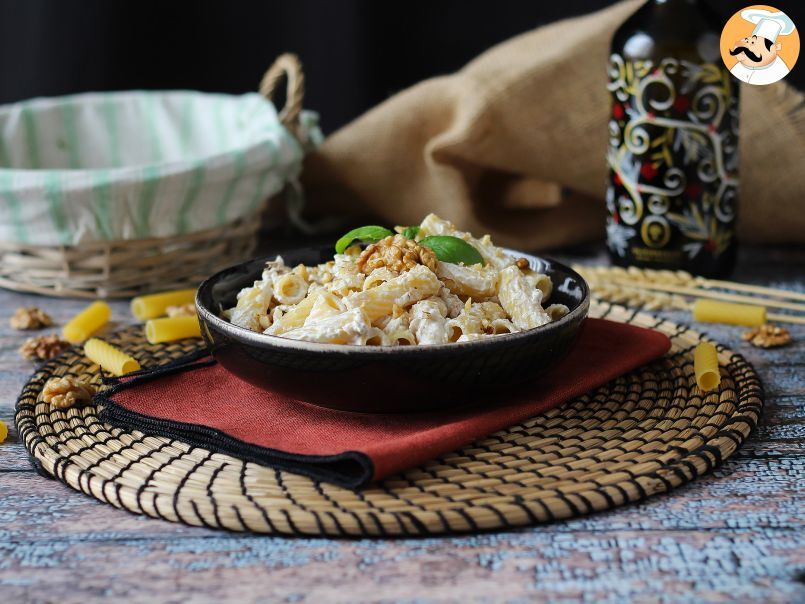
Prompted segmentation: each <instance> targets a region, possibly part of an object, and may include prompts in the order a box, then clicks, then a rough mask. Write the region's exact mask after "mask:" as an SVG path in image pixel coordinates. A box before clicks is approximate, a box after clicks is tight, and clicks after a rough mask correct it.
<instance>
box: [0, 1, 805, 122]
mask: <svg viewBox="0 0 805 604" xmlns="http://www.w3.org/2000/svg"><path fill="white" fill-rule="evenodd" d="M705 3H706V4H708V5H709V6H711V7H712V9H713V10H714V11H715V12H716V13H718V14H719V16H720V17H721V20H722V22H723V21H726V19H727V18H728V17H729V16H730V15H732V14H733V13H734V12H735V11H737V10H739V9H741V8H743V7H745V6H747V5H749V4H750V3H751V2H750V1H748V0H743V1H738V2H736V1H732V0H708V1H707V2H705ZM609 4H611V2H608V1H606V0H566V1H564V2H551V3H547V2H542V1H539V0H282V1H279V0H263V1H261V2H257V1H251V0H229V1H221V0H219V1H218V2H206V1H202V0H199V1H197V2H189V1H171V0H160V1H154V0H137V1H135V0H127V1H119V0H0V103H5V102H11V101H17V100H21V99H25V98H30V97H34V96H53V95H60V94H67V93H72V92H83V91H88V90H122V89H131V88H157V89H159V88H162V89H166V88H194V89H200V90H207V91H223V92H233V93H238V92H246V91H250V90H255V89H256V86H257V83H258V81H259V79H260V76H261V75H262V73H263V71H264V70H265V68H266V67H267V66H268V65H269V64H270V63H271V61H272V59H273V58H274V57H275V56H276V55H277V54H279V53H281V52H283V51H293V52H295V53H297V54H298V55H299V56H300V57H301V59H302V61H303V63H304V66H305V72H306V74H307V83H308V85H307V90H308V94H307V101H306V103H305V105H306V106H307V107H309V108H312V109H316V110H318V111H319V112H320V113H321V115H322V124H323V127H324V129H325V131H327V132H331V131H332V130H334V129H335V128H337V127H339V126H341V125H343V124H345V123H346V122H348V121H349V120H351V119H353V118H354V117H356V116H358V115H360V114H361V113H362V112H363V111H365V110H366V109H368V108H369V107H371V106H372V105H375V104H377V103H378V102H380V101H382V100H383V99H385V98H386V97H387V96H389V95H391V94H393V93H394V92H395V91H397V90H400V89H402V88H405V87H407V86H409V85H411V84H413V83H415V82H417V81H419V80H422V79H424V78H427V77H430V76H434V75H438V74H443V73H448V72H451V71H454V70H456V69H458V68H459V67H461V66H462V65H463V64H464V63H466V62H467V61H469V60H470V59H472V58H473V57H474V56H475V55H477V54H478V53H480V52H482V51H483V50H484V49H486V48H488V47H490V46H492V45H494V44H496V43H498V42H501V41H503V40H505V39H507V38H509V37H511V36H513V35H515V34H518V33H521V32H524V31H527V30H529V29H533V28H535V27H537V26H539V25H542V24H544V23H548V22H550V21H554V20H557V19H561V18H565V17H570V16H573V15H579V14H583V13H586V12H590V11H593V10H596V9H598V8H602V7H604V6H607V5H609ZM776 7H777V8H779V9H781V10H784V11H786V12H787V13H788V14H789V16H791V18H792V19H794V22H795V23H799V24H801V25H802V26H803V27H805V2H801V1H798V0H787V1H785V2H783V1H782V0H781V1H778V2H777V3H776ZM789 81H793V82H794V83H795V84H796V85H797V86H798V87H800V88H803V87H804V86H805V60H802V61H800V64H799V65H797V66H796V67H795V68H794V70H793V73H792V74H791V76H789Z"/></svg>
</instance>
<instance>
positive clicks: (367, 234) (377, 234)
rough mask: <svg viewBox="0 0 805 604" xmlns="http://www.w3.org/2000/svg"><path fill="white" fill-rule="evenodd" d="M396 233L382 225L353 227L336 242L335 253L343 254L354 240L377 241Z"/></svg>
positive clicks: (363, 241)
mask: <svg viewBox="0 0 805 604" xmlns="http://www.w3.org/2000/svg"><path fill="white" fill-rule="evenodd" d="M393 234H394V233H393V232H392V231H390V230H388V229H387V228H386V227H382V226H374V225H370V226H362V227H358V228H357V229H352V230H351V231H350V232H349V233H347V234H346V235H344V236H343V237H341V239H339V240H338V241H336V242H335V253H336V254H343V253H344V252H345V251H346V249H347V248H348V247H349V246H350V245H352V242H353V241H360V242H361V243H375V242H377V241H380V240H381V239H385V238H386V237H388V236H389V235H393Z"/></svg>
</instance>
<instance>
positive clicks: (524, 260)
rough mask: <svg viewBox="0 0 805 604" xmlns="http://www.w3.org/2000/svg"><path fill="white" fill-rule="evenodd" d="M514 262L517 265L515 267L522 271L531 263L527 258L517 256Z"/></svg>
mask: <svg viewBox="0 0 805 604" xmlns="http://www.w3.org/2000/svg"><path fill="white" fill-rule="evenodd" d="M515 264H516V265H517V268H519V269H520V270H521V271H524V270H525V269H527V268H528V267H529V266H531V263H530V262H529V261H528V258H518V259H517V260H516V261H515Z"/></svg>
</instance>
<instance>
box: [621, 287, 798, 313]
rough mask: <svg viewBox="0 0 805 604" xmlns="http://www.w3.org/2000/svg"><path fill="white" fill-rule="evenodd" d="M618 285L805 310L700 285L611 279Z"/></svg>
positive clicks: (796, 305) (792, 304)
mask: <svg viewBox="0 0 805 604" xmlns="http://www.w3.org/2000/svg"><path fill="white" fill-rule="evenodd" d="M609 282H610V283H614V284H616V285H623V286H627V287H634V288H637V289H649V290H653V291H661V292H668V293H672V294H682V295H684V296H695V297H697V298H712V299H714V300H724V301H726V302H740V303H743V304H756V305H759V306H768V307H774V308H785V309H787V310H796V311H799V312H805V304H796V303H793V302H780V301H779V300H768V299H765V298H755V297H753V296H741V295H739V294H728V293H726V292H717V291H711V290H708V289H703V288H698V287H687V286H684V285H665V284H661V283H647V282H643V281H630V280H629V279H612V280H611V281H609Z"/></svg>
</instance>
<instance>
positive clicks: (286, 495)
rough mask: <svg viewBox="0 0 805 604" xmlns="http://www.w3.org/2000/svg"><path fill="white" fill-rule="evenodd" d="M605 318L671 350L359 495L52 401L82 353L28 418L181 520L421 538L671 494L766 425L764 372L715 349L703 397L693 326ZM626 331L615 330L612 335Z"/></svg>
mask: <svg viewBox="0 0 805 604" xmlns="http://www.w3.org/2000/svg"><path fill="white" fill-rule="evenodd" d="M591 315H592V316H599V317H606V318H608V319H612V320H616V321H622V322H628V323H632V324H635V325H641V326H645V327H652V328H654V329H658V330H661V331H663V332H665V333H666V334H668V336H669V337H670V338H671V341H672V345H673V347H672V349H671V351H670V352H669V353H668V354H667V355H666V356H665V357H663V358H662V359H659V360H658V361H656V362H654V363H651V364H649V365H646V366H644V367H641V368H639V369H637V370H636V371H633V372H631V373H629V374H627V375H624V376H622V377H620V378H618V379H617V380H614V381H612V382H610V383H609V384H606V385H605V386H602V387H601V388H598V389H597V390H595V391H594V392H590V393H588V394H587V395H585V396H582V397H579V398H576V399H574V400H572V401H570V402H568V403H566V404H564V405H561V406H560V407H557V408H555V409H552V410H550V411H548V412H546V413H542V414H540V415H537V416H535V417H533V418H531V419H529V420H528V421H526V422H523V423H521V424H518V425H515V426H511V427H510V428H508V429H506V430H502V431H500V432H497V433H495V434H492V435H490V436H489V437H487V438H485V439H483V440H481V441H478V442H476V443H473V444H472V445H470V446H468V447H465V448H463V449H461V450H458V451H455V452H453V453H450V454H447V455H444V456H442V457H440V458H438V459H434V460H433V461H431V462H430V463H428V464H426V465H423V466H421V467H418V468H414V469H411V470H409V471H407V472H404V473H401V474H399V475H396V476H393V477H390V478H388V479H386V480H384V481H382V482H380V483H377V484H375V485H373V486H371V487H369V488H366V489H363V490H361V491H358V492H353V491H350V490H348V489H343V488H340V487H336V486H333V485H330V484H326V483H316V482H314V481H313V480H311V479H309V478H305V477H303V476H299V475H295V474H290V473H287V472H280V471H275V470H273V469H270V468H266V467H263V466H260V465H257V464H254V463H244V462H242V461H240V460H238V459H235V458H233V457H229V456H227V455H221V454H217V453H211V452H209V451H206V450H204V449H200V448H198V447H191V446H189V445H187V444H184V443H182V442H179V441H175V440H170V439H167V438H162V437H156V436H148V435H146V434H142V433H140V432H136V431H134V432H127V431H125V430H120V429H118V428H112V427H111V426H109V425H108V424H103V423H102V422H100V421H99V420H98V417H97V408H96V407H95V406H86V407H81V408H73V409H69V410H67V411H60V410H58V409H53V408H51V406H50V405H47V404H45V403H42V402H39V401H38V400H37V399H38V396H39V393H40V391H41V389H42V386H43V384H44V382H45V381H46V380H47V378H48V377H50V376H51V375H64V374H71V375H76V376H83V377H85V378H87V377H91V378H92V379H94V380H97V379H98V376H97V372H98V369H97V366H94V365H92V364H90V363H89V361H88V360H87V359H86V358H85V357H84V356H83V355H82V354H81V352H80V351H79V350H77V349H72V350H70V351H68V352H67V353H65V354H64V355H62V356H61V357H59V358H57V359H54V360H53V361H51V362H49V363H48V364H46V365H44V366H43V367H42V368H41V369H40V370H39V371H37V372H36V373H35V374H34V375H33V376H32V378H31V379H30V381H29V382H28V383H27V384H26V386H25V388H24V389H23V392H22V395H21V396H20V399H19V402H18V406H17V414H16V421H17V427H18V429H19V432H20V436H21V437H22V439H23V440H24V442H25V446H26V447H27V448H28V450H29V451H30V453H31V454H32V456H33V457H34V459H35V460H36V461H37V463H38V464H39V465H41V468H42V469H43V470H44V471H45V472H47V473H49V474H52V475H53V476H55V477H57V478H58V479H59V480H61V481H63V482H65V483H67V484H68V485H70V486H71V487H73V488H75V489H78V490H81V491H83V492H85V493H87V494H89V495H92V496H93V497H95V498H97V499H100V500H101V501H106V502H108V503H111V504H112V505H114V506H117V507H120V508H124V509H126V510H128V511H130V512H135V513H140V514H147V515H149V516H155V517H158V518H163V519H165V520H170V521H174V522H185V523H187V524H192V525H203V526H208V527H216V528H226V529H231V530H236V531H243V530H248V531H255V532H260V533H275V534H304V535H330V536H345V535H351V536H364V535H382V536H390V535H424V534H439V533H450V532H461V531H476V530H484V529H497V528H510V527H516V526H523V525H528V524H533V523H538V522H549V521H553V520H559V519H563V518H570V517H573V516H579V515H582V514H587V513H590V512H594V511H601V510H606V509H609V508H613V507H616V506H618V505H622V504H624V503H628V502H634V501H638V500H641V499H644V498H645V497H648V496H650V495H654V494H657V493H662V492H665V491H668V490H670V489H672V488H674V487H677V486H679V485H681V484H683V483H685V482H687V481H689V480H692V479H694V478H696V477H697V476H699V475H701V474H703V473H705V472H707V471H709V470H711V469H712V468H713V467H714V466H715V465H717V464H718V463H719V462H721V461H722V460H724V459H725V458H727V457H729V456H730V455H732V453H734V452H735V450H736V449H737V448H738V447H739V446H740V445H741V443H742V442H743V441H744V439H745V438H746V437H747V436H748V434H749V433H750V431H751V430H752V429H753V428H754V426H755V425H756V423H757V420H758V417H759V415H760V411H761V409H762V406H763V401H762V391H761V387H760V381H759V380H758V378H757V375H756V374H755V371H754V369H753V368H752V366H751V365H749V364H748V363H747V362H746V361H745V360H744V359H743V357H741V356H740V355H738V354H734V353H733V352H731V351H730V350H727V349H726V348H724V347H723V346H720V345H717V348H718V350H719V362H720V365H721V375H722V381H721V386H720V388H719V390H718V391H716V392H712V393H709V394H704V393H702V392H701V391H700V390H699V389H698V388H697V387H696V385H695V380H694V376H693V348H694V347H695V346H696V345H697V344H698V343H699V342H700V341H702V336H700V335H699V334H698V333H696V332H694V331H691V330H690V329H688V328H687V327H683V326H680V325H676V324H673V323H670V322H668V321H662V320H658V319H657V318H655V317H652V316H650V315H647V314H642V313H637V312H633V311H631V310H628V309H626V308H623V307H621V306H617V305H610V304H605V303H594V304H593V307H592V309H591ZM108 340H109V341H110V342H112V343H114V344H117V345H119V346H121V347H123V348H125V349H126V350H127V351H128V352H129V353H131V354H132V355H134V356H135V357H137V358H138V359H139V360H140V362H141V363H142V364H143V366H144V367H147V366H153V365H156V364H161V363H165V362H168V361H170V360H172V359H175V358H177V357H179V356H181V355H184V354H187V353H188V352H191V351H192V350H194V349H195V348H196V347H197V346H199V343H198V341H184V342H179V343H175V344H170V345H149V344H148V343H146V341H145V339H144V337H143V334H142V328H141V327H132V328H129V329H127V330H124V331H121V332H118V333H117V334H115V335H113V336H110V337H109V338H108ZM615 346H617V343H615V342H613V347H615Z"/></svg>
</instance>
